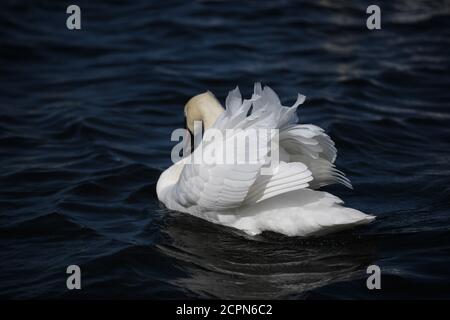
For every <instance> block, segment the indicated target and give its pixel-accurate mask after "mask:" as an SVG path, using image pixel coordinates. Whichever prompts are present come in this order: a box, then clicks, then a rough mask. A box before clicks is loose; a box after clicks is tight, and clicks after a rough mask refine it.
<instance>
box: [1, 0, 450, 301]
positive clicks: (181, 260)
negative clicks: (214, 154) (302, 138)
mask: <svg viewBox="0 0 450 320" xmlns="http://www.w3.org/2000/svg"><path fill="white" fill-rule="evenodd" d="M76 3H77V4H78V5H79V6H80V7H81V12H82V30H80V31H69V30H67V28H66V18H67V14H66V13H65V12H66V7H67V6H68V5H69V4H72V2H71V1H69V2H66V1H3V2H2V8H1V10H0V154H1V156H0V253H1V258H0V297H2V298H79V297H82V298H186V297H187V298H198V297H201V298H268V299H272V298H289V299H305V298H306V299H311V298H332V299H334V298H339V299H341V298H364V299H372V298H450V233H449V229H450V125H449V123H450V5H449V3H448V2H445V1H420V2H419V1H406V0H405V1H395V3H393V2H392V1H385V2H380V1H377V4H379V5H380V7H381V11H382V29H381V30H377V31H369V30H368V29H367V28H366V17H367V15H366V13H365V11H366V8H367V6H368V5H369V4H371V3H370V2H365V1H314V2H311V3H306V2H293V1H292V2H291V1H270V2H263V1H249V2H246V3H243V2H220V1H196V2H192V3H188V2H184V1H183V2H173V1H160V2H156V1H143V0H142V1H133V2H132V3H131V2H130V3H128V2H124V1H95V2H94V1H77V2H76ZM255 81H261V82H263V83H264V84H268V85H270V86H271V87H272V88H274V89H275V90H276V91H277V92H278V93H279V94H280V96H281V98H282V101H283V102H284V103H285V104H291V103H292V102H293V101H294V99H295V97H296V94H297V92H301V93H303V94H305V95H306V96H307V100H306V102H305V104H304V105H303V106H302V107H301V108H300V110H299V115H300V118H301V122H304V123H314V124H317V125H320V126H322V127H323V128H325V129H326V131H327V132H328V133H329V134H330V135H331V137H332V138H333V139H334V141H335V142H336V145H337V148H338V150H339V155H338V161H337V164H338V166H339V168H340V169H342V170H343V171H344V172H346V173H347V175H348V177H349V178H350V179H351V180H352V182H353V185H354V190H346V189H345V188H343V187H340V186H333V187H330V188H328V189H327V190H328V191H330V192H332V193H334V194H336V195H338V196H340V197H342V198H343V199H344V200H345V201H346V204H347V205H348V206H350V207H354V208H357V209H360V210H362V211H364V212H367V213H370V214H374V215H376V216H377V220H376V221H375V222H374V223H372V224H371V225H368V226H365V227H361V228H357V229H354V230H351V231H347V232H343V233H339V234H335V235H330V236H326V237H322V238H316V239H301V238H288V237H284V236H281V235H278V234H263V235H260V236H258V237H254V238H250V237H248V236H245V235H243V234H242V233H241V232H239V231H236V230H234V229H230V228H226V227H222V226H218V225H213V224H211V223H208V222H206V221H203V220H200V219H197V218H194V217H191V216H189V215H186V214H182V213H177V212H170V211H168V210H166V209H164V207H163V206H162V205H161V204H159V202H158V200H157V197H156V193H155V184H156V181H157V179H158V177H159V175H160V173H161V172H162V170H163V169H165V168H166V167H168V166H169V165H170V164H171V162H170V151H171V147H172V146H173V144H174V143H173V142H171V141H170V134H171V132H172V130H174V129H176V128H180V127H183V125H184V119H183V112H182V110H183V109H182V108H183V105H184V103H185V102H186V101H187V100H188V99H189V97H191V96H192V95H195V94H197V93H200V92H203V91H205V90H207V89H209V90H211V91H213V92H214V93H216V95H217V96H218V97H219V98H220V99H221V100H222V101H223V100H224V98H225V96H226V93H227V92H228V91H229V90H231V89H233V88H234V87H235V86H236V85H239V86H240V88H241V90H242V91H243V92H244V93H245V94H246V95H249V94H250V92H251V91H252V86H253V83H254V82H255ZM71 264H77V265H79V266H80V268H81V270H82V289H81V290H79V291H68V290H67V288H66V276H67V275H66V267H67V266H68V265H71ZM371 264H377V265H379V266H380V267H381V271H382V280H381V281H382V283H381V285H382V289H381V290H378V291H369V290H368V289H367V288H366V277H367V275H366V268H367V266H368V265H371Z"/></svg>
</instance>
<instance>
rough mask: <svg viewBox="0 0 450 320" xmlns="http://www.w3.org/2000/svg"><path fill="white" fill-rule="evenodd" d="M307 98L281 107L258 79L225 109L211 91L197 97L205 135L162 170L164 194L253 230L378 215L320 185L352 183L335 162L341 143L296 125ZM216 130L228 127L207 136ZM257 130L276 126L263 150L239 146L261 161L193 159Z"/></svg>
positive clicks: (331, 224) (325, 227) (288, 230)
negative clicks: (347, 203)
mask: <svg viewBox="0 0 450 320" xmlns="http://www.w3.org/2000/svg"><path fill="white" fill-rule="evenodd" d="M304 100H305V97H304V96H302V95H298V99H297V101H296V102H295V104H294V105H293V106H292V107H290V108H289V107H285V106H282V105H281V102H280V100H279V98H278V96H277V94H276V93H275V92H274V91H273V90H272V89H270V88H269V87H268V86H265V87H264V88H262V87H261V85H260V84H258V83H257V84H255V89H254V93H253V96H252V97H251V99H248V100H242V98H241V94H240V92H239V89H238V88H236V89H235V90H233V91H231V92H230V93H229V94H228V97H227V99H226V103H225V106H226V108H225V109H224V108H223V107H222V106H221V104H220V103H219V101H218V100H217V99H216V98H215V96H214V95H213V94H212V93H210V92H206V93H203V94H200V95H197V96H195V97H193V98H191V99H190V100H189V101H188V103H187V104H186V106H185V116H186V124H187V128H188V129H189V131H191V132H193V131H194V123H195V122H196V121H201V122H202V123H203V128H204V138H203V140H202V141H201V143H200V145H199V146H197V147H196V149H195V150H194V151H193V152H192V153H191V154H190V155H188V156H186V157H185V158H183V159H181V160H179V161H178V162H177V163H175V164H174V165H172V166H171V167H170V168H168V169H167V170H165V171H164V172H163V173H162V174H161V176H160V178H159V180H158V183H157V194H158V199H159V200H160V201H161V202H163V203H164V204H165V206H166V207H167V208H169V209H171V210H176V211H182V212H186V213H189V214H192V215H194V216H197V217H200V218H203V219H206V220H209V221H211V222H213V223H218V224H222V225H226V226H230V227H234V228H237V229H240V230H243V231H245V232H246V233H248V234H250V235H256V234H259V233H261V232H262V231H273V232H278V233H282V234H285V235H288V236H310V235H318V234H325V233H329V232H332V231H336V230H342V229H345V228H349V227H352V226H355V225H359V224H364V223H368V222H370V221H372V220H373V219H374V217H373V216H370V215H367V214H364V213H362V212H360V211H358V210H355V209H351V208H346V207H344V206H342V203H343V202H342V200H341V199H339V198H338V197H336V196H333V195H331V194H330V193H327V192H324V191H317V190H315V189H317V188H320V187H322V186H325V185H329V184H333V183H341V184H343V185H345V186H347V187H349V188H351V184H350V181H349V180H348V179H347V178H346V177H345V176H344V174H343V173H342V172H341V171H339V170H337V169H336V168H335V166H334V164H333V163H334V161H335V159H336V148H335V146H334V142H333V141H332V140H331V139H330V137H329V136H328V135H327V134H326V133H325V132H324V130H323V129H321V128H319V127H317V126H315V125H312V124H297V122H298V117H297V107H298V106H299V105H300V104H302V103H303V102H304ZM213 129H214V130H218V131H219V132H223V133H224V134H223V135H221V137H220V139H206V138H205V136H207V133H209V132H212V131H213ZM251 130H271V132H272V131H275V132H276V133H275V134H274V135H269V136H268V138H261V139H260V140H262V143H261V142H260V143H259V144H258V148H259V149H258V150H255V149H251V148H246V149H245V150H237V153H238V154H239V153H240V154H244V156H245V157H246V159H248V158H249V157H251V156H253V158H254V159H256V160H257V161H249V162H248V163H229V162H224V163H221V162H218V161H216V162H214V161H213V162H210V163H198V162H195V161H193V160H194V159H195V157H196V156H199V155H207V154H209V155H211V154H215V155H217V154H218V153H219V151H222V150H224V148H223V146H224V144H226V143H228V142H230V141H231V140H232V139H235V138H236V136H238V135H239V134H241V133H248V132H250V131H251ZM225 132H227V134H225ZM229 132H231V134H228V133H229ZM247 147H249V146H247ZM237 149H239V148H238V147H237ZM226 151H229V149H227V148H225V152H226ZM200 153H201V154H200ZM275 153H276V154H277V157H276V158H277V161H275V162H274V161H273V157H272V156H273V155H274V154H275ZM267 166H270V170H269V171H267ZM267 172H269V173H267Z"/></svg>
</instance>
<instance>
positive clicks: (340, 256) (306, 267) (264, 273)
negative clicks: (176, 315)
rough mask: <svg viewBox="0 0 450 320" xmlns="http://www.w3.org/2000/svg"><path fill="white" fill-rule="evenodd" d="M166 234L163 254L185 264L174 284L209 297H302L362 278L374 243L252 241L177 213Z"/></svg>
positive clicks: (346, 238)
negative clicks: (338, 283) (310, 292)
mask: <svg viewBox="0 0 450 320" xmlns="http://www.w3.org/2000/svg"><path fill="white" fill-rule="evenodd" d="M167 214H169V213H167ZM162 232H163V233H164V234H165V236H166V237H167V238H166V241H164V242H167V244H164V245H160V246H159V249H160V250H161V252H162V253H163V254H164V255H167V256H171V257H173V258H175V259H177V260H180V261H181V262H180V263H182V264H183V265H185V266H186V268H185V271H186V272H187V275H186V276H184V277H180V278H178V279H176V280H174V282H173V284H176V285H177V286H180V287H183V288H189V291H191V293H192V294H193V296H197V297H205V298H219V297H220V298H227V299H239V298H245V299H272V298H275V299H276V298H300V297H304V296H305V293H306V291H308V290H312V289H315V288H320V287H322V286H325V285H328V284H331V283H333V282H338V281H344V280H349V279H353V278H355V277H358V276H359V277H361V275H362V274H363V272H365V270H366V268H367V266H368V265H370V264H371V262H372V261H373V256H374V251H375V244H374V243H373V242H372V241H369V240H367V239H364V238H362V237H359V236H355V235H352V234H346V233H342V234H339V235H334V236H328V237H323V238H311V239H300V238H287V237H283V236H280V235H277V234H263V235H261V236H258V237H248V236H246V235H245V234H244V233H241V232H240V231H237V230H234V229H231V228H230V229H226V230H225V231H224V230H223V227H220V226H215V225H211V224H210V223H208V222H204V221H203V220H200V219H197V218H193V217H190V216H186V215H182V214H176V213H173V214H172V215H171V217H170V218H168V221H166V224H165V226H164V228H163V230H162ZM361 281H365V280H361Z"/></svg>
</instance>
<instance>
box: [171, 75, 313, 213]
mask: <svg viewBox="0 0 450 320" xmlns="http://www.w3.org/2000/svg"><path fill="white" fill-rule="evenodd" d="M303 101H304V96H302V95H299V97H298V99H297V102H296V103H295V104H294V106H293V107H291V108H288V107H283V106H281V103H280V100H279V99H278V96H277V95H276V93H275V92H274V91H273V90H272V89H270V88H269V87H264V89H262V88H261V86H260V85H259V84H256V85H255V93H254V94H253V96H252V98H251V99H250V100H242V98H241V94H240V92H239V89H238V88H236V89H235V90H233V91H231V92H230V93H229V95H228V97H227V99H226V110H225V112H224V113H222V114H221V115H220V116H219V118H218V119H217V121H216V123H215V124H214V126H213V128H215V129H219V130H222V131H223V133H224V134H223V139H222V140H221V141H216V140H215V139H214V140H213V141H211V142H209V143H208V142H205V139H204V141H203V142H202V148H197V149H196V150H195V151H194V153H193V154H192V155H191V157H192V158H195V156H196V154H197V155H198V154H199V153H201V154H202V155H203V156H205V155H206V156H207V155H208V154H216V153H218V152H220V150H221V148H222V147H223V144H222V143H220V142H225V141H226V140H227V139H232V138H233V135H231V136H227V135H226V134H225V131H226V130H227V129H233V132H234V133H236V132H243V133H244V134H245V133H248V132H249V131H250V130H252V129H255V130H258V129H278V128H280V127H282V126H283V127H284V126H288V125H289V124H290V123H295V122H296V121H297V116H296V112H295V110H296V108H297V107H298V105H300V104H301V103H302V102H303ZM250 111H251V112H250ZM205 134H206V133H205ZM271 138H272V137H271V136H265V138H264V136H260V135H258V143H259V146H262V145H265V146H266V147H265V148H264V149H262V148H259V149H258V152H257V154H256V155H255V154H253V153H252V151H254V150H241V149H239V148H238V149H237V150H236V152H237V157H240V158H241V159H242V157H245V158H246V159H249V158H250V157H251V156H253V157H252V162H251V163H248V164H239V163H238V164H220V163H217V162H215V163H211V164H210V165H207V164H204V163H202V164H186V165H185V166H184V168H183V171H182V173H181V176H180V179H179V181H178V183H177V184H176V186H175V187H174V189H173V193H172V197H171V198H172V199H173V200H175V201H176V202H177V203H178V204H179V205H181V206H182V207H184V208H186V209H188V208H191V209H190V210H191V211H193V210H195V211H197V212H203V211H222V210H229V209H233V208H237V207H240V206H241V205H243V204H251V203H257V202H260V201H262V200H265V199H268V198H271V197H274V196H276V195H279V194H282V193H285V192H289V191H292V190H298V189H301V188H305V187H307V186H308V182H309V181H311V180H312V174H311V172H310V171H309V170H308V168H307V167H306V166H305V165H304V164H302V163H299V162H298V163H289V164H287V163H280V164H278V166H276V167H275V168H274V170H273V173H272V174H269V175H261V169H262V167H263V166H266V165H267V164H268V157H267V154H268V153H269V152H270V147H271ZM222 150H223V149H222ZM242 153H244V155H242Z"/></svg>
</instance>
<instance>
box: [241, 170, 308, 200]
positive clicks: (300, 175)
mask: <svg viewBox="0 0 450 320" xmlns="http://www.w3.org/2000/svg"><path fill="white" fill-rule="evenodd" d="M311 180H313V177H312V173H311V171H310V170H309V169H308V167H307V166H306V165H304V164H303V163H301V162H291V163H285V162H281V163H280V164H279V165H278V166H277V167H276V168H275V170H274V173H273V174H271V175H260V176H258V178H257V179H256V181H255V183H254V184H253V185H252V186H251V188H250V190H249V192H248V195H247V197H246V199H245V203H246V204H254V203H258V202H261V201H263V200H266V199H269V198H272V197H275V196H277V195H280V194H283V193H286V192H291V191H294V190H299V189H303V188H307V187H308V186H309V182H310V181H311Z"/></svg>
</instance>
